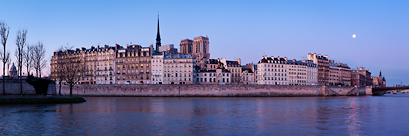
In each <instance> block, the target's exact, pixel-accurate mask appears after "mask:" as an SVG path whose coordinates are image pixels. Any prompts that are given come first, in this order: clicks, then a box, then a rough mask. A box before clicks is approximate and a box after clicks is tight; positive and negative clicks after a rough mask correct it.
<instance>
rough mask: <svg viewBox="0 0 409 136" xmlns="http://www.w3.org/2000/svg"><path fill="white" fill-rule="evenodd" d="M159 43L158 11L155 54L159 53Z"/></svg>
mask: <svg viewBox="0 0 409 136" xmlns="http://www.w3.org/2000/svg"><path fill="white" fill-rule="evenodd" d="M160 46H161V43H160V33H159V11H158V33H157V34H156V52H159V47H160Z"/></svg>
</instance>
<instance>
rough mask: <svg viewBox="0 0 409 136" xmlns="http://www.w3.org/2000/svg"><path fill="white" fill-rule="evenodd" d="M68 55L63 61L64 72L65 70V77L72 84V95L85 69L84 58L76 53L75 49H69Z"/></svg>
mask: <svg viewBox="0 0 409 136" xmlns="http://www.w3.org/2000/svg"><path fill="white" fill-rule="evenodd" d="M65 52H66V56H65V57H64V58H62V59H60V60H59V61H61V65H62V66H63V67H62V72H64V79H65V81H66V82H67V83H68V85H69V86H70V96H72V87H74V85H75V83H76V82H78V81H79V79H80V77H81V72H82V71H83V64H82V62H83V60H81V58H80V57H79V56H78V55H76V54H75V53H74V51H73V50H67V51H65Z"/></svg>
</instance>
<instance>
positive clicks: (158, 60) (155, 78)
mask: <svg viewBox="0 0 409 136" xmlns="http://www.w3.org/2000/svg"><path fill="white" fill-rule="evenodd" d="M163 56H164V53H157V54H156V53H154V54H153V55H152V59H151V64H152V67H151V68H152V70H151V71H152V78H151V79H152V82H151V83H152V84H163Z"/></svg>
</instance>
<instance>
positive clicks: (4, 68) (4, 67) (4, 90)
mask: <svg viewBox="0 0 409 136" xmlns="http://www.w3.org/2000/svg"><path fill="white" fill-rule="evenodd" d="M5 57H6V54H4V58H5ZM5 75H6V63H5V62H3V95H6V88H5V85H6V83H5V82H6V80H5V79H4V78H5Z"/></svg>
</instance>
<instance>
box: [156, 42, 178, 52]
mask: <svg viewBox="0 0 409 136" xmlns="http://www.w3.org/2000/svg"><path fill="white" fill-rule="evenodd" d="M159 52H163V53H166V54H177V53H178V49H176V48H174V47H173V44H168V45H164V46H160V47H159Z"/></svg>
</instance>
